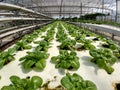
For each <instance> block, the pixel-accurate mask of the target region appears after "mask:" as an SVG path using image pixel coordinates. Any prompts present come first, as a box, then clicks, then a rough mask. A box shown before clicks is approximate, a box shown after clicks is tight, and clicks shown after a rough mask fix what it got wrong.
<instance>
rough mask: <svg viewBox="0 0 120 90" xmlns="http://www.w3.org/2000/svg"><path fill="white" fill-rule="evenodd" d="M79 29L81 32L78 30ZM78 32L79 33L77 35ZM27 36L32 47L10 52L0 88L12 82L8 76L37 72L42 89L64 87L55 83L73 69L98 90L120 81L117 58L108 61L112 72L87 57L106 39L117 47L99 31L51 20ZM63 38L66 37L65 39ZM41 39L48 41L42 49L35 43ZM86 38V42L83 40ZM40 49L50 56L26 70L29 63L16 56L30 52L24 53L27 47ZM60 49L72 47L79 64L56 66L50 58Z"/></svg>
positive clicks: (109, 88) (25, 75) (1, 73)
mask: <svg viewBox="0 0 120 90" xmlns="http://www.w3.org/2000/svg"><path fill="white" fill-rule="evenodd" d="M62 30H64V32H63V33H60V32H61V31H62ZM49 31H50V32H49ZM79 31H80V32H81V33H79ZM48 32H49V33H48ZM77 33H78V35H76V34H77ZM64 34H66V35H64ZM37 35H38V36H37ZM49 35H50V37H49ZM62 35H63V36H62ZM26 36H27V35H26ZM30 36H31V37H32V39H31V38H30V37H29V36H28V38H27V39H29V40H30V39H31V41H29V43H27V44H26V45H31V46H32V48H31V49H29V50H26V48H22V49H23V50H22V51H20V48H19V49H18V47H17V51H15V52H14V53H13V54H15V55H14V57H15V60H14V61H11V62H9V63H8V64H6V65H3V67H2V68H1V69H0V76H1V79H0V88H2V87H3V86H8V85H9V84H10V83H11V82H10V79H9V78H10V77H11V76H12V75H16V76H19V77H20V78H26V77H28V76H30V77H32V76H40V77H41V78H42V79H43V84H42V86H43V87H42V89H45V90H49V89H50V90H63V88H59V89H58V87H60V85H61V79H62V78H63V77H64V76H65V75H66V73H70V74H71V75H72V74H73V73H76V74H78V75H80V76H81V77H83V79H84V80H90V81H92V82H93V83H94V84H95V85H96V86H97V90H114V87H115V86H114V84H115V83H118V82H119V81H120V70H119V66H120V63H119V61H116V62H115V63H114V64H113V65H111V66H112V68H114V71H111V70H110V73H111V74H110V73H109V71H108V72H107V70H106V71H105V70H104V69H101V68H99V67H98V65H96V64H95V63H93V62H91V61H90V60H91V59H93V57H92V56H91V55H90V51H91V50H93V49H94V48H96V49H100V48H103V47H102V46H105V45H106V43H107V44H108V42H109V43H110V44H109V45H111V44H112V45H115V46H116V47H115V46H114V47H113V46H111V47H113V49H114V50H111V49H112V48H111V47H110V48H111V49H110V50H111V52H112V51H115V49H116V48H117V49H118V48H119V46H118V45H117V44H116V43H114V42H112V41H111V40H109V39H105V38H103V37H102V36H101V37H99V36H98V35H95V34H93V33H91V32H89V31H85V29H82V28H79V27H76V26H73V25H70V24H66V23H64V22H55V23H53V24H50V25H48V26H45V27H43V28H42V29H40V30H36V31H35V32H34V35H33V36H32V34H31V35H30ZM79 36H80V37H79ZM48 37H49V38H48ZM65 38H66V41H64V40H65ZM43 39H44V40H46V41H47V42H49V43H48V45H47V46H49V47H47V46H45V48H43V49H40V48H37V49H36V47H37V46H38V45H39V42H38V41H42V40H43ZM98 39H99V40H98ZM24 40H26V39H25V37H24V38H23V39H22V42H23V41H24ZM71 40H73V41H71ZM63 41H64V42H63ZM74 41H76V43H74ZM80 42H81V43H80ZM86 42H89V43H87V44H86ZM66 43H67V44H66ZM89 45H90V46H89ZM58 46H59V47H58ZM106 46H107V45H106ZM14 47H15V45H13V46H11V47H10V48H13V49H14ZM28 47H29V46H28ZM64 47H65V48H64ZM104 48H105V47H104ZM39 49H40V50H43V51H45V54H48V55H49V57H47V58H46V60H45V61H46V65H45V66H44V65H43V66H41V68H40V67H39V69H40V70H36V69H33V67H35V66H34V65H33V66H31V68H32V69H30V70H26V69H28V67H27V66H22V64H21V63H22V62H24V60H23V61H19V59H20V58H22V57H24V56H26V55H28V54H29V53H28V54H27V53H26V52H28V51H29V52H35V51H36V50H39ZM107 49H108V48H107ZM7 50H8V49H7ZM7 50H5V51H7ZM60 50H66V51H68V52H72V51H73V52H74V51H75V52H76V54H77V55H76V56H77V58H79V60H78V61H79V63H80V66H79V63H77V64H76V66H75V67H74V66H72V67H71V66H70V67H69V68H67V67H65V66H67V64H66V65H65V66H62V65H63V64H61V65H58V66H56V64H55V62H53V61H54V60H52V59H53V57H54V56H58V55H60V54H59V51H60ZM112 53H113V52H112ZM113 54H114V53H113ZM119 55H120V52H119V53H117V56H118V58H119V57H120V56H119ZM38 56H39V55H38ZM116 58H117V57H116ZM117 60H119V59H117ZM57 64H59V63H57ZM72 64H74V63H72ZM1 66H2V65H1ZM28 66H29V65H28ZM55 66H56V68H55ZM60 67H62V68H60ZM65 68H66V69H65ZM74 68H75V69H74ZM37 69H38V68H37ZM61 86H63V87H64V89H65V86H64V85H61ZM45 87H47V88H45ZM56 87H57V88H56ZM6 90H8V89H6ZM21 90H22V89H21ZM75 90H79V89H75ZM83 90H93V89H83ZM95 90H96V89H95Z"/></svg>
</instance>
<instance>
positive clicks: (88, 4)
mask: <svg viewBox="0 0 120 90" xmlns="http://www.w3.org/2000/svg"><path fill="white" fill-rule="evenodd" d="M8 1H9V2H10V0H8ZM12 1H15V0H11V2H12ZM16 1H18V2H19V4H21V5H24V6H26V7H27V8H30V9H33V10H35V11H38V12H41V13H44V14H47V15H50V16H59V15H61V16H80V15H83V14H86V13H94V12H102V13H110V14H113V11H114V10H116V0H16Z"/></svg>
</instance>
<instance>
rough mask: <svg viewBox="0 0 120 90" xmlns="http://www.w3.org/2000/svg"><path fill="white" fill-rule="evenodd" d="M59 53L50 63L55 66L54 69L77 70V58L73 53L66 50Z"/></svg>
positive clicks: (78, 65) (78, 64)
mask: <svg viewBox="0 0 120 90" xmlns="http://www.w3.org/2000/svg"><path fill="white" fill-rule="evenodd" d="M59 53H60V55H58V56H54V57H52V58H51V61H52V62H53V63H55V64H56V65H55V67H56V68H63V69H69V70H71V69H74V70H77V69H78V68H79V67H80V63H79V58H78V57H77V56H76V53H75V52H73V51H71V52H70V53H69V52H68V51H67V50H60V52H59Z"/></svg>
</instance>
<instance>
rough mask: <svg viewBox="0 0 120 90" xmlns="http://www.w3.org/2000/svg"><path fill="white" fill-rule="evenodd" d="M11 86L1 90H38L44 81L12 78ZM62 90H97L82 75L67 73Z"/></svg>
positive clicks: (35, 78)
mask: <svg viewBox="0 0 120 90" xmlns="http://www.w3.org/2000/svg"><path fill="white" fill-rule="evenodd" d="M10 81H11V84H10V85H8V86H4V87H2V88H1V90H38V89H40V88H42V87H44V85H43V80H42V78H41V77H39V76H32V77H26V78H22V79H21V78H20V77H18V76H15V75H13V76H11V77H10ZM60 82H61V85H62V87H63V88H62V90H97V87H96V85H95V84H94V83H93V82H92V81H89V80H84V79H83V78H82V77H81V76H80V75H78V74H76V73H74V74H73V75H71V74H69V73H67V74H66V76H64V77H62V79H61V81H60Z"/></svg>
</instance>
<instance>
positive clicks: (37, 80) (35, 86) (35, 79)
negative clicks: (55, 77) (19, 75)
mask: <svg viewBox="0 0 120 90" xmlns="http://www.w3.org/2000/svg"><path fill="white" fill-rule="evenodd" d="M42 83H43V80H42V79H41V78H40V77H38V76H33V77H32V78H31V86H32V87H33V89H35V90H36V89H38V88H40V87H41V85H42ZM31 86H30V87H31Z"/></svg>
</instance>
